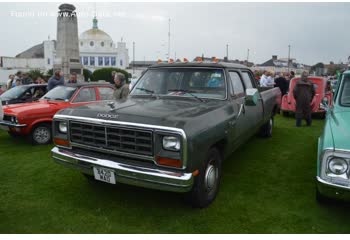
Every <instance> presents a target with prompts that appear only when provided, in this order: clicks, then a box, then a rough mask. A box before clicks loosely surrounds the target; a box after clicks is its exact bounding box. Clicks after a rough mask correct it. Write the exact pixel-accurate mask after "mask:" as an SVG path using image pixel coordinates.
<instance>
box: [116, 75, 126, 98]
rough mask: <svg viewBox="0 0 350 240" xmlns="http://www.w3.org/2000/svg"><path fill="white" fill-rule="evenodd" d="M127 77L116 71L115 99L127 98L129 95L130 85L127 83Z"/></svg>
mask: <svg viewBox="0 0 350 240" xmlns="http://www.w3.org/2000/svg"><path fill="white" fill-rule="evenodd" d="M125 82H126V79H125V76H124V74H122V73H116V74H115V75H114V84H115V88H116V89H115V90H114V93H113V99H115V100H125V99H127V97H128V95H129V86H128V84H126V83H125Z"/></svg>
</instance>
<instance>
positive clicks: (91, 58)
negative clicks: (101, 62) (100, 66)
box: [90, 57, 95, 66]
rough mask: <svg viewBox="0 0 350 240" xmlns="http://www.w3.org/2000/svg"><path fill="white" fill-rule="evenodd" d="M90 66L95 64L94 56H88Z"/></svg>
mask: <svg viewBox="0 0 350 240" xmlns="http://www.w3.org/2000/svg"><path fill="white" fill-rule="evenodd" d="M90 66H95V57H90Z"/></svg>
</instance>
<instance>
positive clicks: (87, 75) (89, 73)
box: [83, 68, 93, 82]
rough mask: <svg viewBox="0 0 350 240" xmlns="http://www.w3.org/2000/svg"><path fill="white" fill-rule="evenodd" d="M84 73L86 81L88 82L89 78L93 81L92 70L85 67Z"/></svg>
mask: <svg viewBox="0 0 350 240" xmlns="http://www.w3.org/2000/svg"><path fill="white" fill-rule="evenodd" d="M83 75H84V81H85V82H88V81H89V79H90V81H93V77H92V72H91V71H90V70H89V69H86V68H84V69H83Z"/></svg>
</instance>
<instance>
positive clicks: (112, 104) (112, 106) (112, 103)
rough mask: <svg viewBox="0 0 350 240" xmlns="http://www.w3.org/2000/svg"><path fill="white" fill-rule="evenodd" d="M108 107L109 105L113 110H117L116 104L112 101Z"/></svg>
mask: <svg viewBox="0 0 350 240" xmlns="http://www.w3.org/2000/svg"><path fill="white" fill-rule="evenodd" d="M107 105H108V106H109V107H110V108H111V109H112V110H114V109H115V102H113V101H110V102H108V103H107Z"/></svg>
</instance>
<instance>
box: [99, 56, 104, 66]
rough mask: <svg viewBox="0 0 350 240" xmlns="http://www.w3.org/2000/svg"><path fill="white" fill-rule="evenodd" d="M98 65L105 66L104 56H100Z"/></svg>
mask: <svg viewBox="0 0 350 240" xmlns="http://www.w3.org/2000/svg"><path fill="white" fill-rule="evenodd" d="M98 65H99V66H103V57H98Z"/></svg>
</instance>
